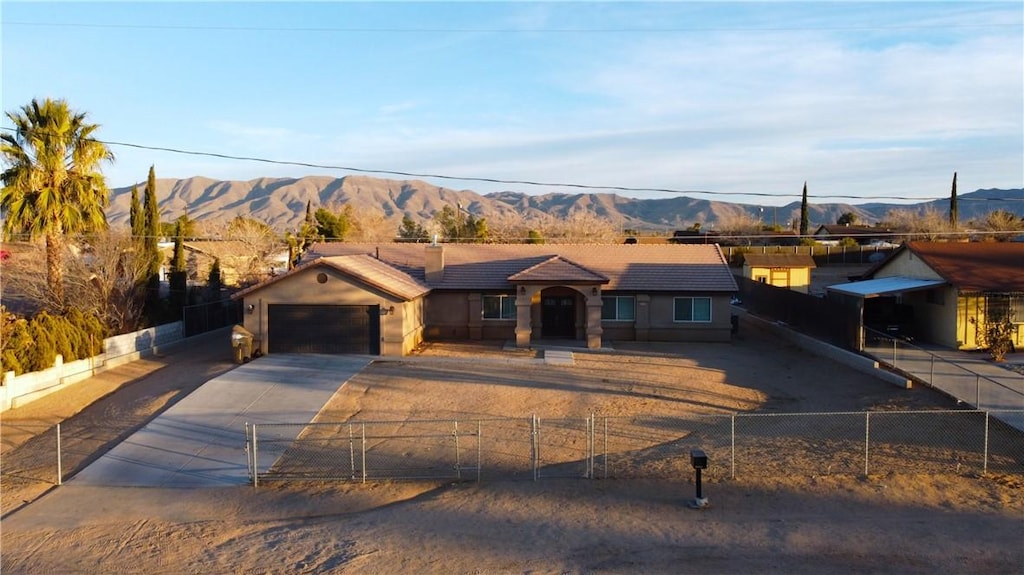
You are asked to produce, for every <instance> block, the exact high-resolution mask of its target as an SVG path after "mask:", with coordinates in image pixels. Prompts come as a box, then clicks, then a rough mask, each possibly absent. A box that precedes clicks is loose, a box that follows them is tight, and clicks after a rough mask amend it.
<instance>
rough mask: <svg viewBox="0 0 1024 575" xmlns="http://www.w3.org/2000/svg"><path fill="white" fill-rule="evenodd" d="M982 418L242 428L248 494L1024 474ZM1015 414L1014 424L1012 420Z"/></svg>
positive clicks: (1007, 436)
mask: <svg viewBox="0 0 1024 575" xmlns="http://www.w3.org/2000/svg"><path fill="white" fill-rule="evenodd" d="M1006 415H1012V414H1008V413H1000V414H999V416H1000V417H999V418H996V415H995V414H990V413H989V412H985V411H975V410H956V411H900V412H895V411H891V412H890V411H875V412H842V413H744V414H731V415H728V414H723V415H679V416H655V415H643V416H632V417H616V416H597V415H595V414H593V413H592V414H590V415H588V416H586V417H569V418H551V419H541V418H540V417H537V416H536V415H533V416H531V417H529V418H491V419H471V420H463V421H460V420H449V419H436V420H407V421H353V422H345V423H324V422H318V423H309V424H290V423H261V424H258V425H257V424H246V446H245V450H246V454H247V461H248V466H249V476H250V478H251V480H252V483H253V485H258V484H259V482H260V481H263V480H333V481H354V482H366V481H372V480H389V479H390V480H394V479H432V480H437V479H439V480H456V481H459V480H475V481H481V480H484V479H493V480H510V479H513V480H514V479H531V480H534V481H536V480H540V479H549V478H587V479H604V478H619V479H630V478H655V477H660V478H668V479H677V478H680V477H688V476H689V475H690V473H691V472H692V470H691V469H690V466H689V462H688V459H687V457H686V455H687V454H688V453H689V452H690V451H691V450H693V449H700V450H702V451H704V452H705V454H706V455H707V456H708V461H709V466H708V468H707V470H706V472H707V474H708V476H709V478H710V479H715V478H718V479H722V478H737V477H741V476H746V477H751V476H753V477H773V476H775V477H781V476H784V475H792V474H794V473H795V474H805V475H806V474H810V475H830V474H844V475H869V474H878V473H884V472H890V471H895V472H907V473H931V474H934V473H961V472H965V471H971V472H978V473H987V472H997V473H1024V434H1022V433H1021V432H1020V430H1018V429H1015V428H1014V427H1013V426H1010V425H1008V424H1006V423H1004V421H1002V420H1003V419H1005V417H1006ZM1018 415H1019V413H1018Z"/></svg>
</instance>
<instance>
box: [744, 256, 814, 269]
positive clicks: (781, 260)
mask: <svg viewBox="0 0 1024 575" xmlns="http://www.w3.org/2000/svg"><path fill="white" fill-rule="evenodd" d="M743 263H745V264H747V265H749V266H751V267H755V266H756V267H763V268H813V267H815V265H814V258H812V257H811V256H810V255H809V254H743Z"/></svg>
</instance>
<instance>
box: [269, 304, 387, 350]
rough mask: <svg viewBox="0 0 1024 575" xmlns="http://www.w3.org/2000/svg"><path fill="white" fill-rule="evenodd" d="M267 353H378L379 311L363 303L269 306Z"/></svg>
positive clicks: (376, 307)
mask: <svg viewBox="0 0 1024 575" xmlns="http://www.w3.org/2000/svg"><path fill="white" fill-rule="evenodd" d="M267 313H268V318H267V319H268V330H269V332H270V342H269V344H270V345H269V349H268V351H269V352H270V353H325V354H347V353H357V354H371V355H377V354H379V353H380V312H379V307H378V306H375V305H373V306H366V305H358V306H356V305H297V304H290V305H270V306H268V309H267Z"/></svg>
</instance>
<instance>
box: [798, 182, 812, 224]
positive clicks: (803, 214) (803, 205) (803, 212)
mask: <svg viewBox="0 0 1024 575" xmlns="http://www.w3.org/2000/svg"><path fill="white" fill-rule="evenodd" d="M808 217H809V216H808V214H807V182H804V194H803V199H802V200H800V235H801V236H806V235H807V228H809V227H810V221H809V219H808Z"/></svg>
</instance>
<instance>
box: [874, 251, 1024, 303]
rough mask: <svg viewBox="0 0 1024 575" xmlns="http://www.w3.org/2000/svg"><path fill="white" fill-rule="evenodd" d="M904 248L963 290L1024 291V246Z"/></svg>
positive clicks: (991, 291)
mask: <svg viewBox="0 0 1024 575" xmlns="http://www.w3.org/2000/svg"><path fill="white" fill-rule="evenodd" d="M904 249H908V250H910V252H911V253H913V254H914V255H916V256H917V257H919V258H921V260H922V261H923V262H924V263H925V264H926V265H927V266H928V267H930V268H931V269H933V270H935V273H937V274H939V276H940V277H942V279H944V280H946V281H947V282H949V283H951V284H953V285H955V286H956V287H957V288H959V289H960V290H961V291H975V292H990V293H999V292H1024V244H1021V243H1015V242H970V243H966V242H909V243H907V244H906V245H905V246H904ZM894 256H895V254H894ZM892 259H894V258H890V260H887V261H892Z"/></svg>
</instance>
